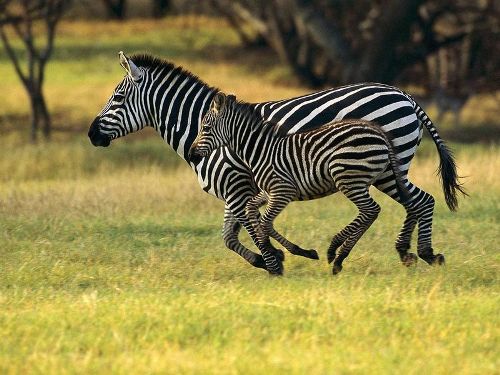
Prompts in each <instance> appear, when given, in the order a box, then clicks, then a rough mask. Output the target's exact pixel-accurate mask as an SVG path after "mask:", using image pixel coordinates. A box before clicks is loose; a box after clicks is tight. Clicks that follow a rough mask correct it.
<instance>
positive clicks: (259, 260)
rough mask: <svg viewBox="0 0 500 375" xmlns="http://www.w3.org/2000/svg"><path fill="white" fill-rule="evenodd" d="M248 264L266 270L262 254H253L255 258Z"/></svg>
mask: <svg viewBox="0 0 500 375" xmlns="http://www.w3.org/2000/svg"><path fill="white" fill-rule="evenodd" d="M250 264H251V265H252V266H254V267H256V268H262V269H264V270H267V267H266V262H265V261H264V258H263V257H262V255H255V258H254V260H253V261H252V262H250Z"/></svg>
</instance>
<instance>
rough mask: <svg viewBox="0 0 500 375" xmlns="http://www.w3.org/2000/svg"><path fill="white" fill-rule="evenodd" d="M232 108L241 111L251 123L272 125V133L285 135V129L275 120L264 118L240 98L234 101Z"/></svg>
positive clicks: (280, 135)
mask: <svg viewBox="0 0 500 375" xmlns="http://www.w3.org/2000/svg"><path fill="white" fill-rule="evenodd" d="M233 108H235V109H236V110H237V111H239V112H241V114H242V115H243V116H245V117H249V119H250V121H251V122H252V124H262V125H263V126H269V127H273V131H274V134H275V135H277V136H279V137H284V136H286V135H287V131H286V130H285V129H283V127H282V126H280V125H279V124H278V123H277V122H276V121H272V120H265V119H263V118H262V116H261V114H260V113H259V112H258V111H257V110H256V109H255V107H254V106H253V105H252V104H250V103H247V102H245V101H242V100H238V101H235V102H234V104H233Z"/></svg>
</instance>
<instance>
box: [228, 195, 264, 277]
mask: <svg viewBox="0 0 500 375" xmlns="http://www.w3.org/2000/svg"><path fill="white" fill-rule="evenodd" d="M240 229H241V224H240V223H239V222H238V220H236V218H235V217H234V215H233V213H232V212H231V210H230V209H229V207H228V206H227V204H226V206H225V207H224V225H223V229H222V238H223V239H224V244H225V245H226V246H227V247H228V248H229V249H230V250H233V251H234V252H235V253H236V254H238V255H239V256H241V257H242V258H243V259H245V260H246V261H247V262H248V263H250V264H251V265H252V266H254V267H257V268H263V269H266V262H265V261H264V258H262V255H260V254H256V253H254V252H253V251H251V250H249V249H247V248H246V247H245V246H243V245H242V244H241V242H240V241H239V239H238V234H239V232H240Z"/></svg>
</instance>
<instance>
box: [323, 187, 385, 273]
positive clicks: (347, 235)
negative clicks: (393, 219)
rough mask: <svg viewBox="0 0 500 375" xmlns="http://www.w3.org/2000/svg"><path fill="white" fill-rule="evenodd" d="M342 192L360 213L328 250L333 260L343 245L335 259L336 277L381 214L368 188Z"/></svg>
mask: <svg viewBox="0 0 500 375" xmlns="http://www.w3.org/2000/svg"><path fill="white" fill-rule="evenodd" d="M340 191H342V192H343V193H344V195H345V196H346V197H347V198H349V199H350V200H351V202H353V203H354V204H355V205H356V207H357V208H358V210H359V213H358V216H357V217H356V218H355V219H354V220H353V221H352V222H351V223H350V224H348V225H347V226H346V227H345V228H344V229H343V230H342V231H341V232H340V233H339V234H337V235H336V236H334V237H333V240H332V243H331V245H330V248H329V249H328V259H331V255H332V253H333V254H335V253H337V251H336V250H337V248H338V246H339V245H338V244H339V243H340V244H341V246H340V249H339V252H338V253H337V254H336V256H335V258H334V259H333V267H332V273H333V274H334V275H336V274H338V273H339V272H340V271H342V262H343V261H344V259H345V258H347V256H348V255H349V253H350V252H351V250H352V248H353V247H354V245H356V243H357V242H358V240H359V239H360V238H361V236H362V235H363V234H364V233H365V232H366V231H367V229H368V228H369V227H370V226H371V225H372V224H373V222H374V221H375V219H376V218H377V217H378V214H379V213H380V206H379V205H378V204H377V202H375V201H374V200H373V198H372V197H370V195H369V193H368V188H366V190H365V191H361V192H360V191H359V190H350V189H348V188H345V187H341V188H340Z"/></svg>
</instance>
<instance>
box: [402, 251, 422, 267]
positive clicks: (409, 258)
mask: <svg viewBox="0 0 500 375" xmlns="http://www.w3.org/2000/svg"><path fill="white" fill-rule="evenodd" d="M417 261H418V257H417V256H416V255H415V254H413V253H407V254H405V255H403V256H402V257H401V262H403V265H404V266H406V267H411V266H413V265H415V264H417Z"/></svg>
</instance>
